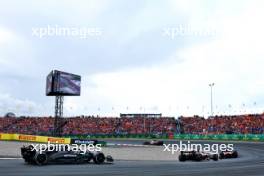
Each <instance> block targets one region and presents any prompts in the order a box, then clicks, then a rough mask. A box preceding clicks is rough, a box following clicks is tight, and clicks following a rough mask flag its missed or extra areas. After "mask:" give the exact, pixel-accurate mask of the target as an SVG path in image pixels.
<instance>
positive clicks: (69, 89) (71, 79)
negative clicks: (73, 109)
mask: <svg viewBox="0 0 264 176" xmlns="http://www.w3.org/2000/svg"><path fill="white" fill-rule="evenodd" d="M80 94H81V76H79V75H75V74H71V73H66V72H62V71H57V70H54V71H52V72H51V73H50V74H49V75H48V76H47V85H46V95H48V96H56V95H63V96H80Z"/></svg>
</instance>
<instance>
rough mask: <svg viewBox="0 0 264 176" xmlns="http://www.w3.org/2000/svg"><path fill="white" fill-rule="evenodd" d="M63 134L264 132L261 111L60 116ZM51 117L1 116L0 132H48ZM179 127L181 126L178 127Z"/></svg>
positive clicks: (50, 129) (52, 121)
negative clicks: (167, 115)
mask: <svg viewBox="0 0 264 176" xmlns="http://www.w3.org/2000/svg"><path fill="white" fill-rule="evenodd" d="M63 120H64V122H65V125H64V129H63V135H89V134H169V133H184V134H263V133H264V114H249V115H235V116H214V117H210V118H208V119H205V118H203V117H199V116H194V117H179V118H178V119H175V118H173V117H149V118H145V117H141V116H135V117H133V118H131V117H122V118H120V117H94V116H78V117H68V118H63ZM53 124H54V118H53V117H0V132H1V133H21V134H38V135H51V134H52V130H53ZM179 126H180V129H178V128H179Z"/></svg>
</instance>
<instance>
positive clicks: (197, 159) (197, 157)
mask: <svg viewBox="0 0 264 176" xmlns="http://www.w3.org/2000/svg"><path fill="white" fill-rule="evenodd" d="M195 160H196V161H202V160H203V155H201V154H197V155H196V158H195Z"/></svg>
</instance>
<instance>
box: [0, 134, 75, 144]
mask: <svg viewBox="0 0 264 176" xmlns="http://www.w3.org/2000/svg"><path fill="white" fill-rule="evenodd" d="M0 140H7V141H25V142H41V143H47V142H50V143H59V144H70V142H71V139H70V138H59V137H49V136H35V135H25V134H6V133H0Z"/></svg>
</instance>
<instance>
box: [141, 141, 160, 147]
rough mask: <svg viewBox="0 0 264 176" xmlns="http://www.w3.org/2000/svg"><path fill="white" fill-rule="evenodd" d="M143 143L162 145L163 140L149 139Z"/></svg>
mask: <svg viewBox="0 0 264 176" xmlns="http://www.w3.org/2000/svg"><path fill="white" fill-rule="evenodd" d="M143 145H157V146H161V145H163V141H157V140H151V141H146V142H144V143H143Z"/></svg>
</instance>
